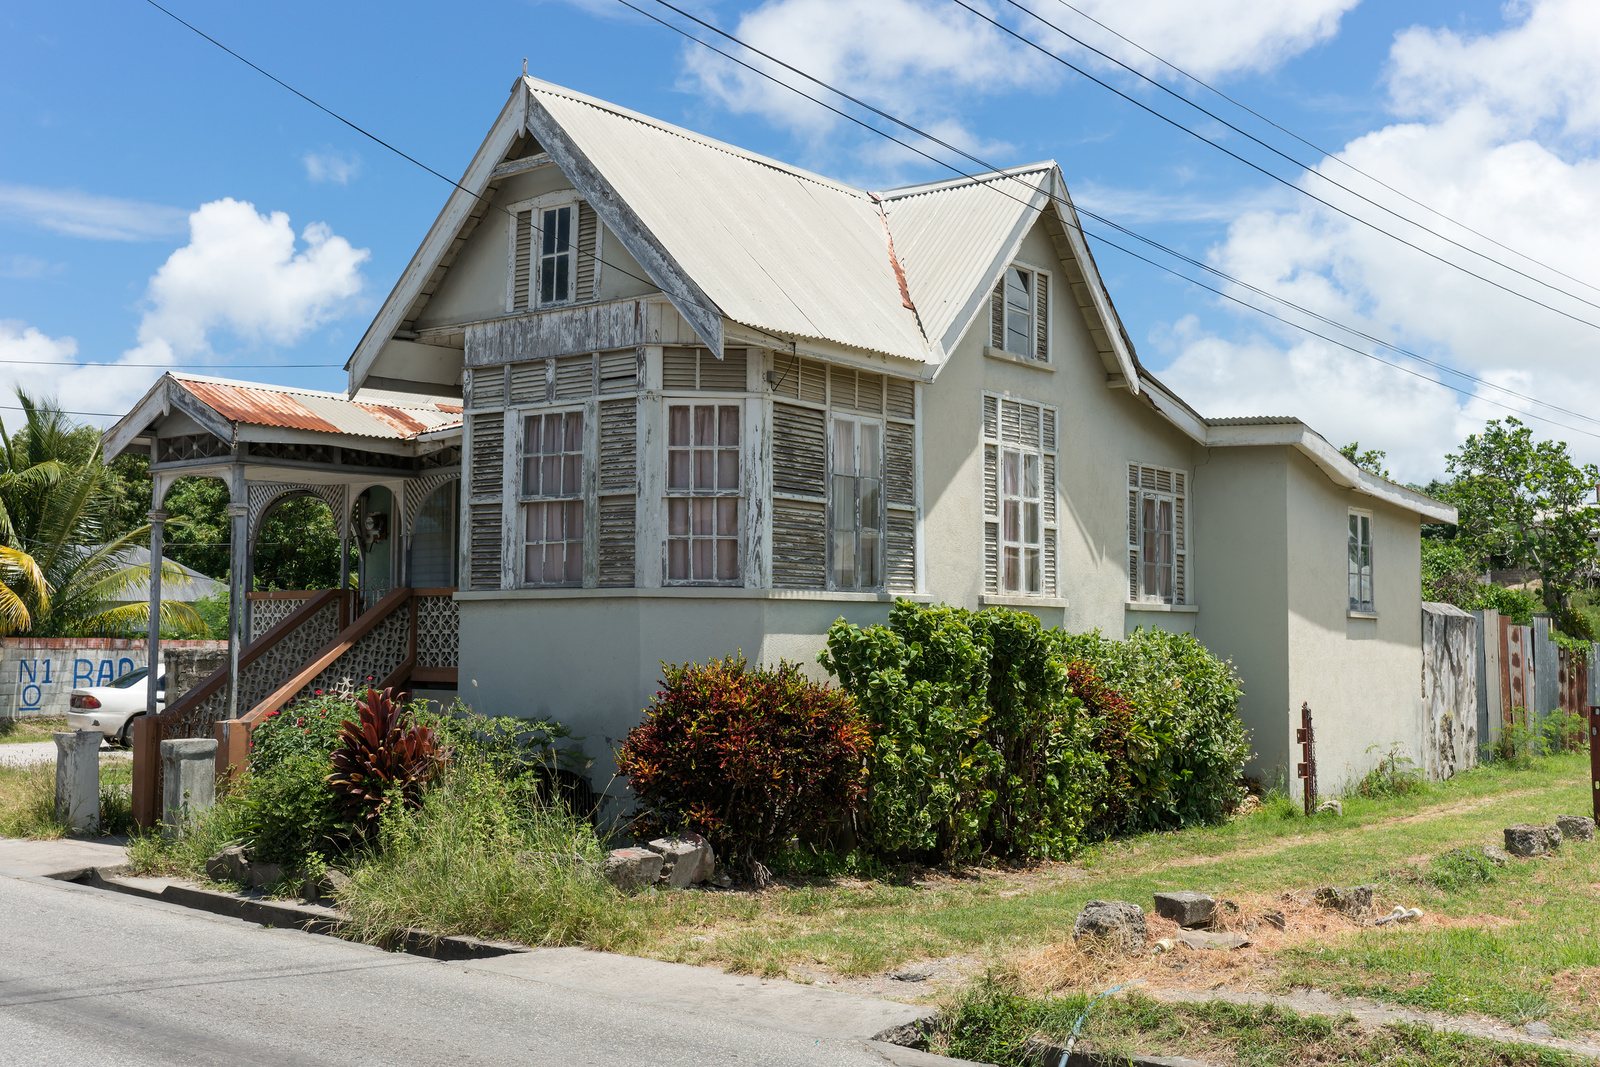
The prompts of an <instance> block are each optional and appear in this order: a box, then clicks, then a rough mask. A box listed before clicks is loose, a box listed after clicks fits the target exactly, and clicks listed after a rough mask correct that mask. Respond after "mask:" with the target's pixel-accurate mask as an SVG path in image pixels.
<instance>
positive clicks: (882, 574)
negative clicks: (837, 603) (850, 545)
mask: <svg viewBox="0 0 1600 1067" xmlns="http://www.w3.org/2000/svg"><path fill="white" fill-rule="evenodd" d="M841 422H849V423H854V424H855V426H856V432H855V435H854V439H855V446H854V447H855V454H854V455H853V456H852V457H851V463H852V467H853V469H854V471H855V473H854V474H853V475H845V474H843V473H842V472H839V471H838V460H839V457H838V455H837V447H836V446H837V442H838V431H837V430H836V429H835V426H836V425H837V424H838V423H841ZM869 424H870V425H872V426H875V427H877V430H878V475H877V482H878V507H877V517H876V518H877V526H876V527H868V526H867V525H866V524H865V523H864V522H863V521H862V515H861V510H860V495H861V494H860V482H861V479H862V478H863V475H862V474H861V430H860V428H861V426H863V425H869ZM826 425H827V427H828V431H827V432H828V483H827V484H828V507H827V513H826V522H827V526H826V529H827V568H828V588H829V589H831V590H836V591H838V592H846V593H849V592H854V593H873V592H883V591H884V590H885V589H886V588H887V583H888V576H887V574H886V570H887V557H886V556H885V548H886V545H887V537H886V536H885V531H886V527H887V525H888V509H887V506H886V504H887V494H886V493H885V492H884V484H883V483H884V477H883V476H884V462H885V455H884V441H885V437H886V432H887V427H886V426H885V425H884V419H883V417H882V416H877V415H858V414H855V413H854V412H850V413H845V412H835V411H829V412H828V419H827V424H826ZM839 477H849V478H852V479H853V481H854V482H855V486H854V489H855V491H854V492H853V494H852V498H851V500H850V507H851V509H852V511H853V512H854V513H855V525H854V530H855V546H854V547H855V555H856V560H857V581H856V583H855V584H854V585H840V584H839V582H838V579H837V577H836V575H837V567H836V563H837V561H836V559H835V533H836V527H835V525H834V519H835V516H836V515H837V510H836V509H838V508H839V507H840V506H841V505H842V504H843V501H841V500H839V499H837V493H836V492H835V485H834V483H835V480H836V479H837V478H839ZM868 529H875V531H876V534H877V544H876V545H875V547H874V548H873V550H872V551H873V568H874V571H875V573H876V581H874V582H873V583H872V584H871V585H863V584H862V583H861V581H860V580H859V573H860V560H861V559H863V558H865V551H864V549H863V541H864V539H865V534H866V531H867V530H868Z"/></svg>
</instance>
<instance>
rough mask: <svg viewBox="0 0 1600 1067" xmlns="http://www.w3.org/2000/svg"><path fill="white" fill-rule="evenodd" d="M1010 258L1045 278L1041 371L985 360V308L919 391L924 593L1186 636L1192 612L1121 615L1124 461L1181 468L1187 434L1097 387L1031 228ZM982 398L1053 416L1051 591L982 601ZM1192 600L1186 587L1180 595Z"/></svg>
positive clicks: (1094, 369)
mask: <svg viewBox="0 0 1600 1067" xmlns="http://www.w3.org/2000/svg"><path fill="white" fill-rule="evenodd" d="M1017 262H1018V263H1021V264H1023V265H1025V266H1033V267H1037V268H1039V269H1041V270H1047V271H1050V272H1051V275H1050V285H1051V292H1050V304H1051V320H1052V321H1051V324H1050V345H1051V360H1052V362H1051V364H1050V368H1044V367H1041V366H1038V365H1033V364H1029V363H1018V362H1012V361H1009V360H1002V359H993V358H989V357H986V356H985V355H984V346H985V345H986V344H987V343H988V340H989V330H988V322H989V320H988V307H987V305H985V306H984V307H983V309H982V311H981V312H980V314H979V316H978V319H977V321H976V322H975V323H974V324H973V325H972V326H970V327H969V328H968V329H967V333H966V335H965V336H964V337H963V338H962V340H961V342H960V344H959V345H958V346H957V347H956V350H955V351H954V352H953V353H952V354H951V356H950V358H949V360H948V361H947V362H946V364H945V365H944V366H943V367H942V368H941V369H940V371H939V376H938V378H937V379H936V380H935V381H934V383H933V384H932V385H930V386H928V387H926V388H925V389H924V390H923V398H924V399H923V435H922V437H923V452H922V456H923V471H922V486H923V489H922V494H923V512H924V544H925V546H926V552H927V560H926V575H927V587H926V591H927V593H928V594H929V595H931V596H932V597H933V598H934V599H937V600H943V601H946V602H948V603H951V604H959V605H962V606H964V607H980V606H982V605H983V604H984V603H1004V604H1007V605H1009V606H1013V607H1024V608H1028V609H1029V610H1033V611H1035V613H1036V614H1038V615H1039V616H1040V617H1041V618H1042V619H1044V621H1045V622H1046V623H1047V624H1049V625H1053V626H1063V627H1065V628H1066V629H1068V630H1074V631H1076V630H1090V629H1095V628H1098V629H1100V630H1102V631H1104V632H1105V633H1107V634H1110V635H1112V636H1119V635H1121V634H1122V633H1123V632H1124V628H1125V627H1126V626H1128V625H1130V618H1131V617H1137V621H1141V622H1144V624H1146V625H1152V624H1153V625H1173V626H1177V627H1178V628H1182V629H1187V628H1188V627H1189V626H1190V625H1192V623H1191V620H1192V618H1193V616H1192V614H1186V613H1166V612H1137V613H1134V612H1129V611H1128V610H1127V608H1126V604H1127V600H1128V592H1127V589H1128V578H1127V538H1128V532H1127V498H1126V495H1125V494H1126V492H1127V465H1128V463H1129V462H1130V461H1138V462H1143V463H1150V464H1156V465H1160V466H1167V467H1176V468H1179V469H1182V470H1191V469H1192V467H1193V458H1192V450H1191V449H1190V446H1189V439H1188V438H1186V437H1184V436H1183V434H1182V433H1181V432H1179V431H1178V430H1177V429H1176V428H1174V427H1173V426H1172V425H1171V424H1170V423H1168V422H1167V421H1166V420H1164V419H1162V418H1161V417H1160V416H1159V415H1157V414H1156V413H1155V412H1153V411H1151V410H1150V409H1149V408H1148V407H1147V406H1146V405H1145V404H1144V403H1143V401H1142V400H1140V399H1139V398H1137V397H1134V396H1131V395H1130V394H1129V393H1128V392H1127V390H1125V389H1111V388H1109V387H1108V386H1107V385H1106V368H1105V364H1104V363H1103V362H1101V359H1100V356H1099V354H1098V353H1097V352H1096V351H1095V348H1094V343H1093V341H1092V339H1091V338H1090V336H1089V331H1088V328H1087V327H1086V326H1085V324H1084V321H1083V316H1082V315H1081V313H1080V312H1079V311H1078V305H1077V300H1076V298H1075V297H1074V296H1073V294H1072V291H1071V289H1070V288H1069V287H1068V285H1067V283H1066V280H1065V277H1064V271H1063V270H1062V268H1061V264H1060V261H1059V260H1058V259H1057V258H1056V253H1055V246H1054V245H1053V244H1052V242H1051V241H1050V238H1049V236H1048V235H1047V234H1046V232H1045V230H1044V228H1043V227H1042V226H1035V227H1034V228H1033V230H1032V231H1030V232H1029V234H1028V235H1027V237H1026V238H1025V239H1024V240H1023V243H1022V248H1021V250H1020V251H1019V252H1018V254H1017ZM984 392H992V393H998V394H1002V395H1009V396H1015V397H1018V398H1019V399H1023V400H1031V401H1035V402H1037V403H1041V404H1048V405H1050V406H1053V407H1055V408H1057V409H1058V411H1059V417H1058V419H1057V428H1056V434H1057V449H1058V457H1059V458H1058V471H1057V476H1056V477H1057V483H1058V484H1057V493H1058V494H1059V499H1058V514H1059V525H1060V535H1059V536H1060V546H1059V553H1060V554H1059V564H1058V566H1059V585H1060V590H1059V592H1060V595H1059V596H1058V597H1057V598H1056V599H1053V600H1044V601H1041V600H1039V599H1038V598H1030V597H1006V598H985V597H984V596H983V505H982V500H983V450H982V447H981V442H982V431H983V427H982V416H983V408H982V404H983V401H982V396H983V393H984ZM1195 595H1196V594H1195V593H1194V592H1191V598H1192V597H1194V596H1195Z"/></svg>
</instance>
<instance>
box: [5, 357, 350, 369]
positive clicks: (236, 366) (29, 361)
mask: <svg viewBox="0 0 1600 1067" xmlns="http://www.w3.org/2000/svg"><path fill="white" fill-rule="evenodd" d="M0 363H7V364H15V363H21V364H26V365H27V366H30V367H110V368H112V369H116V368H117V367H161V368H164V369H166V370H184V369H193V368H198V369H200V370H279V369H282V370H338V369H341V368H342V367H343V366H344V364H342V363H113V362H90V363H72V362H62V361H57V360H51V361H41V360H37V359H0Z"/></svg>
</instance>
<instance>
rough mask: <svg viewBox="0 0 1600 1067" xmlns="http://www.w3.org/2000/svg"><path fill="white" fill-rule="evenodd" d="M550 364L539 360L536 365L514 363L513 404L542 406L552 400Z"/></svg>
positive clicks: (512, 379) (512, 378) (512, 376)
mask: <svg viewBox="0 0 1600 1067" xmlns="http://www.w3.org/2000/svg"><path fill="white" fill-rule="evenodd" d="M549 374H550V363H549V361H548V360H543V359H541V360H538V361H537V362H534V363H513V364H512V365H511V402H512V403H513V404H542V403H544V402H545V401H546V400H548V399H549V398H550V385H549V380H548V379H549Z"/></svg>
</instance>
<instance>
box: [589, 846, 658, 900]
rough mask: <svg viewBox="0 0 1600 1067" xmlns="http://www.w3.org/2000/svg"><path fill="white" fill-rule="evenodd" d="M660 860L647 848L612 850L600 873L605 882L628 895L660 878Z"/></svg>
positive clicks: (654, 882) (656, 854) (653, 883)
mask: <svg viewBox="0 0 1600 1067" xmlns="http://www.w3.org/2000/svg"><path fill="white" fill-rule="evenodd" d="M661 865H662V859H661V856H660V854H659V853H656V852H651V851H650V850H649V849H647V848H614V849H612V850H611V855H609V856H607V857H606V862H605V866H604V867H603V868H602V869H601V873H602V874H603V875H605V879H606V881H608V882H610V883H611V884H612V885H614V886H616V887H617V888H618V889H620V890H622V891H623V892H624V893H630V892H633V891H634V890H637V889H643V888H644V887H645V886H651V885H655V884H656V879H657V878H659V877H661Z"/></svg>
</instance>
